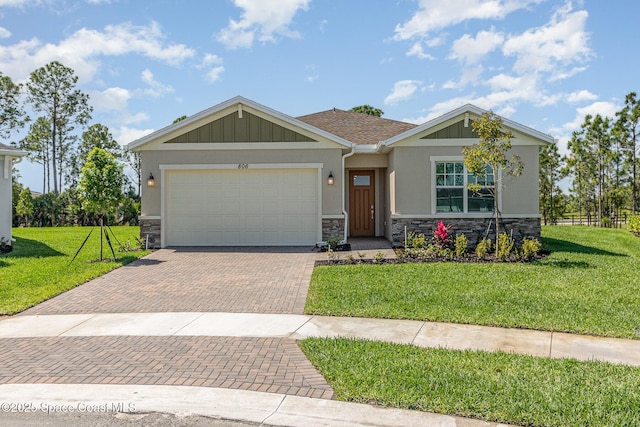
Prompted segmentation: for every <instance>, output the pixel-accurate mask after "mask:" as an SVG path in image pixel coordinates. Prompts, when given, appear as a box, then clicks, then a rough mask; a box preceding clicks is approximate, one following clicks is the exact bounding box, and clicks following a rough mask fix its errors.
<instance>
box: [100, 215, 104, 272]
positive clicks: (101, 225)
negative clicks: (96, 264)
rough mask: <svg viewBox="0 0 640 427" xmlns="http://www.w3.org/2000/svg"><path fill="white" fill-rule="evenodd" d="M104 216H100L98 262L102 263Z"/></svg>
mask: <svg viewBox="0 0 640 427" xmlns="http://www.w3.org/2000/svg"><path fill="white" fill-rule="evenodd" d="M103 222H104V215H100V261H102V235H103V234H104V233H103V231H104V230H103Z"/></svg>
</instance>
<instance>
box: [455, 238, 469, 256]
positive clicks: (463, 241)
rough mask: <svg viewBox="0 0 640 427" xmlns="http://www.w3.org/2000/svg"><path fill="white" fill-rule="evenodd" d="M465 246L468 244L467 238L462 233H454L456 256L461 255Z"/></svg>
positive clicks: (464, 250) (465, 250)
mask: <svg viewBox="0 0 640 427" xmlns="http://www.w3.org/2000/svg"><path fill="white" fill-rule="evenodd" d="M467 246H469V239H467V236H465V235H464V234H458V235H456V241H455V253H456V256H462V255H464V254H465V253H466V252H467Z"/></svg>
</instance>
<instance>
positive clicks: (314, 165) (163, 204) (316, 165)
mask: <svg viewBox="0 0 640 427" xmlns="http://www.w3.org/2000/svg"><path fill="white" fill-rule="evenodd" d="M323 166H324V165H323V164H322V163H223V164H161V165H159V168H160V185H161V188H162V191H161V196H160V212H161V214H160V215H161V220H160V236H161V237H160V246H161V247H163V248H164V247H166V236H167V230H166V227H167V221H166V219H167V211H166V208H167V206H166V205H167V203H166V192H167V185H166V182H167V181H166V174H165V172H166V171H173V170H215V169H218V170H224V169H226V170H237V169H240V170H242V169H254V170H260V169H262V170H264V169H316V171H317V186H318V187H317V194H318V203H317V205H318V211H317V218H318V221H317V222H318V223H317V229H316V235H317V237H316V240H317V241H319V240H321V238H322V220H321V218H322V168H323Z"/></svg>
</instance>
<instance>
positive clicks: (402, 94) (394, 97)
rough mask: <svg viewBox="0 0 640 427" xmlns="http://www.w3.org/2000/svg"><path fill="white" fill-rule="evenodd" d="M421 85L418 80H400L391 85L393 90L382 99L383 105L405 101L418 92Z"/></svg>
mask: <svg viewBox="0 0 640 427" xmlns="http://www.w3.org/2000/svg"><path fill="white" fill-rule="evenodd" d="M421 85H422V82H421V81H418V80H400V81H398V82H396V83H395V84H394V85H393V89H392V91H391V93H390V94H389V95H387V97H386V98H385V99H384V104H385V105H394V104H397V103H398V102H400V101H406V100H408V99H409V98H411V96H412V95H413V94H414V93H415V92H416V90H418V88H419V87H420V86H421Z"/></svg>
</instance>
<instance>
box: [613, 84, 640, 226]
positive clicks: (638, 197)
mask: <svg viewBox="0 0 640 427" xmlns="http://www.w3.org/2000/svg"><path fill="white" fill-rule="evenodd" d="M636 96H637V95H636V93H635V92H631V93H629V94H628V95H627V96H626V98H625V101H624V104H625V105H624V107H623V108H622V110H620V111H619V112H618V113H616V116H618V121H617V122H616V127H618V128H619V129H620V131H621V132H622V147H623V150H624V151H625V153H626V161H627V165H628V166H629V167H630V168H631V173H630V175H631V210H632V211H633V212H634V213H635V212H640V183H639V180H640V177H639V176H638V163H639V162H640V159H638V150H640V142H639V141H638V134H640V99H638V98H636Z"/></svg>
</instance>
